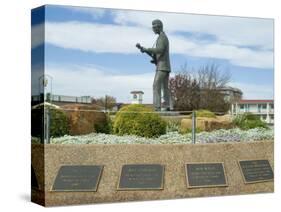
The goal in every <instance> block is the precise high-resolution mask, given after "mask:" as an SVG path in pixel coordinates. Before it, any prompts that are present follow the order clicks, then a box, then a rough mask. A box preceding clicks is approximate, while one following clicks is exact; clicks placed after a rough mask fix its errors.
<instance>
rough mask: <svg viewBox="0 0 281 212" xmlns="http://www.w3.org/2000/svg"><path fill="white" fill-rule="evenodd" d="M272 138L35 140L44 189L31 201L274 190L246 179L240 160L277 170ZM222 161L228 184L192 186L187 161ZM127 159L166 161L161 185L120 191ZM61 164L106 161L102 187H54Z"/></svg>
mask: <svg viewBox="0 0 281 212" xmlns="http://www.w3.org/2000/svg"><path fill="white" fill-rule="evenodd" d="M273 146H274V145H273V142H272V141H263V142H248V143H218V144H194V145H193V144H167V145H165V144H157V145H153V144H126V145H122V144H119V145H109V144H105V145H100V144H85V145H84V144H77V145H75V144H65V145H59V144H48V145H42V144H33V145H32V165H33V168H34V170H35V173H36V176H37V178H38V179H37V181H38V184H39V189H33V190H32V201H33V202H36V203H38V204H41V205H45V206H55V205H71V204H89V203H103V202H121V201H140V200H156V199H171V198H187V197H203V196H220V195H237V194H250V193H260V192H273V191H274V183H273V181H268V182H259V183H250V184H245V182H244V180H243V176H242V173H241V170H240V168H239V165H238V161H239V160H258V159H267V160H269V163H270V165H271V167H272V169H273V167H274V160H273ZM204 162H205V163H210V162H214V163H223V164H224V169H225V177H226V178H227V182H228V185H227V186H223V187H219V186H218V187H207V188H189V187H188V186H187V181H186V174H185V164H187V163H204ZM125 164H161V165H164V167H165V172H164V184H163V189H161V190H129V191H128V190H126V191H124V190H118V189H117V187H118V183H119V178H120V171H121V168H122V166H123V165H125ZM62 165H102V166H103V172H102V175H101V178H100V182H99V185H98V188H97V191H79V192H73V191H59V192H58V191H51V188H52V186H53V184H54V181H55V178H56V176H57V173H58V170H59V169H60V167H61V166H62Z"/></svg>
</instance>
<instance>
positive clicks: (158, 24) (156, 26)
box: [152, 19, 163, 34]
mask: <svg viewBox="0 0 281 212" xmlns="http://www.w3.org/2000/svg"><path fill="white" fill-rule="evenodd" d="M152 30H153V32H154V33H155V34H160V32H162V31H163V23H162V21H160V20H159V19H155V20H154V21H152Z"/></svg>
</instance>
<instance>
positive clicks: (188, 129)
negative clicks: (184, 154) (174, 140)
mask: <svg viewBox="0 0 281 212" xmlns="http://www.w3.org/2000/svg"><path fill="white" fill-rule="evenodd" d="M200 132H203V130H202V129H201V128H199V127H196V133H200ZM179 133H180V134H188V133H192V129H190V128H186V129H181V130H180V131H179Z"/></svg>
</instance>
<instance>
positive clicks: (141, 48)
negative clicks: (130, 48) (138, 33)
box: [136, 43, 145, 53]
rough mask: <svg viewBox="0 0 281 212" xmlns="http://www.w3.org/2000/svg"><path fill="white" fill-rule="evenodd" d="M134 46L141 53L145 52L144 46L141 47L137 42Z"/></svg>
mask: <svg viewBox="0 0 281 212" xmlns="http://www.w3.org/2000/svg"><path fill="white" fill-rule="evenodd" d="M136 47H137V48H138V49H139V50H140V51H141V53H144V52H145V48H144V47H142V46H141V45H140V44H139V43H137V44H136Z"/></svg>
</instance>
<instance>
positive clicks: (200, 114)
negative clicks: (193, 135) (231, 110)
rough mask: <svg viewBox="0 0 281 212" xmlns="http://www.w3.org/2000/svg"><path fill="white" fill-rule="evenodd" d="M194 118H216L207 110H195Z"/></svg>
mask: <svg viewBox="0 0 281 212" xmlns="http://www.w3.org/2000/svg"><path fill="white" fill-rule="evenodd" d="M196 117H206V118H216V115H215V114H214V113H213V112H211V111H209V110H196Z"/></svg>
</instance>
